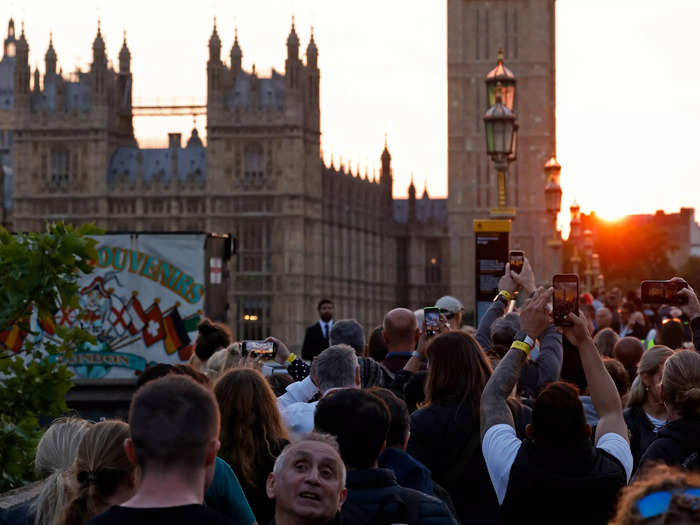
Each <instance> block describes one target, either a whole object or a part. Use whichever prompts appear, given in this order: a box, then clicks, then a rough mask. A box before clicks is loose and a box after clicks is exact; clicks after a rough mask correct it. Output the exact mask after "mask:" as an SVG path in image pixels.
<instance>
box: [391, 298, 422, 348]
mask: <svg viewBox="0 0 700 525" xmlns="http://www.w3.org/2000/svg"><path fill="white" fill-rule="evenodd" d="M417 334H418V323H417V322H416V316H415V315H414V314H413V312H412V311H411V310H408V309H406V308H394V309H393V310H391V311H390V312H389V313H387V314H386V315H385V316H384V322H383V323H382V336H383V337H384V341H386V346H387V348H388V349H389V351H390V352H392V351H395V350H404V351H405V350H409V349H410V350H413V347H414V345H415V343H416V338H417Z"/></svg>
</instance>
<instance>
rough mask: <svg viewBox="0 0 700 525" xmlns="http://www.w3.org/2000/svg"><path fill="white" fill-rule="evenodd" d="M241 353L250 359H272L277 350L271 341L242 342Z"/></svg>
mask: <svg viewBox="0 0 700 525" xmlns="http://www.w3.org/2000/svg"><path fill="white" fill-rule="evenodd" d="M241 353H242V354H243V355H248V354H250V357H262V358H264V359H273V358H274V357H275V354H276V353H277V349H276V348H275V344H274V343H273V342H272V341H270V342H268V341H243V348H242V352H241Z"/></svg>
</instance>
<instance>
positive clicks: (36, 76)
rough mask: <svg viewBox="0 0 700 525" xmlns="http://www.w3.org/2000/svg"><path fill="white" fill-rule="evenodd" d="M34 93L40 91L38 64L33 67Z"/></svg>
mask: <svg viewBox="0 0 700 525" xmlns="http://www.w3.org/2000/svg"><path fill="white" fill-rule="evenodd" d="M34 91H35V92H36V93H38V92H39V91H41V74H40V73H39V64H36V65H35V66H34Z"/></svg>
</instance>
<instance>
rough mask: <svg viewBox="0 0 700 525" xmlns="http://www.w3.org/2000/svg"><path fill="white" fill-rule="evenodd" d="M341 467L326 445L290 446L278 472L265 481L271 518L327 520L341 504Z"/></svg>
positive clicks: (343, 492)
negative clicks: (272, 504) (272, 507)
mask: <svg viewBox="0 0 700 525" xmlns="http://www.w3.org/2000/svg"><path fill="white" fill-rule="evenodd" d="M343 472H344V470H343V463H342V460H341V459H340V455H339V454H338V452H337V451H336V450H334V449H333V448H332V447H331V446H330V445H328V444H326V443H322V442H320V441H303V442H301V443H299V444H297V445H294V446H293V449H292V450H290V451H289V453H288V455H287V457H286V458H285V459H284V464H283V465H282V469H281V470H280V471H279V472H278V473H277V474H275V473H272V474H270V475H269V476H268V478H267V495H268V497H269V498H271V499H274V500H275V515H278V516H279V515H287V516H295V517H297V518H304V519H307V520H313V521H317V520H326V519H327V520H329V521H330V520H331V519H332V518H333V517H334V516H335V514H336V513H337V512H338V511H339V510H340V507H342V505H343V502H344V501H345V495H346V490H345V486H344V480H343Z"/></svg>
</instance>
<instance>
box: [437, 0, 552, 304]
mask: <svg viewBox="0 0 700 525" xmlns="http://www.w3.org/2000/svg"><path fill="white" fill-rule="evenodd" d="M554 5H555V2H554V0H447V103H448V112H447V119H448V125H447V128H448V145H447V156H448V168H447V169H448V205H447V208H448V223H449V224H448V230H449V239H450V283H451V290H452V293H454V294H455V295H457V296H458V297H460V298H461V299H462V300H463V301H464V304H473V297H474V256H473V251H474V233H473V231H472V222H473V220H474V219H484V218H488V216H489V209H490V208H492V207H494V206H495V204H496V199H497V184H496V175H495V170H494V167H493V164H492V163H491V161H490V160H489V158H488V156H487V154H486V143H485V140H484V124H483V116H484V113H485V112H486V110H487V109H488V106H489V104H488V101H487V99H486V87H485V85H484V80H485V77H486V74H487V73H488V72H489V71H490V70H491V68H492V67H493V65H494V62H495V60H496V55H497V53H498V50H499V49H503V51H504V58H505V63H506V64H507V66H508V68H510V69H511V70H512V71H513V73H514V74H515V77H516V80H517V94H516V102H515V112H516V114H517V117H518V123H519V125H520V130H519V134H518V144H517V160H516V161H515V162H513V163H512V164H511V166H510V169H509V173H508V178H507V180H506V186H507V194H508V198H509V199H510V202H509V203H508V206H512V207H515V208H516V209H517V215H516V217H515V220H514V221H513V224H512V233H511V240H510V244H511V247H512V248H513V249H522V250H525V251H526V253H527V255H528V257H529V258H530V261H531V262H532V264H533V266H534V269H535V272H536V275H537V277H538V279H542V280H543V281H544V280H549V279H550V278H551V277H550V276H551V275H552V273H556V272H557V271H558V268H557V267H556V264H553V262H554V261H556V257H554V256H553V253H552V249H551V248H550V247H549V246H548V241H549V240H550V239H552V234H553V231H552V229H553V227H552V221H551V219H550V218H548V216H547V213H546V208H545V200H544V199H545V197H544V188H545V184H546V182H547V181H546V180H545V175H544V171H543V167H544V164H545V162H546V161H547V159H548V158H549V157H550V155H552V154H553V153H555V152H556V128H555V102H556V100H555V87H556V86H555V74H554V73H555V9H554Z"/></svg>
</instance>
